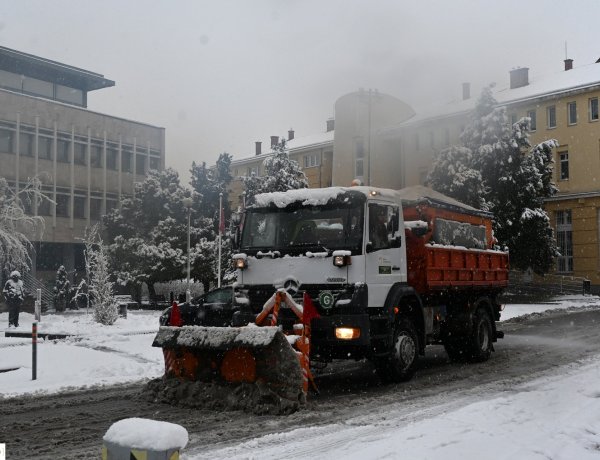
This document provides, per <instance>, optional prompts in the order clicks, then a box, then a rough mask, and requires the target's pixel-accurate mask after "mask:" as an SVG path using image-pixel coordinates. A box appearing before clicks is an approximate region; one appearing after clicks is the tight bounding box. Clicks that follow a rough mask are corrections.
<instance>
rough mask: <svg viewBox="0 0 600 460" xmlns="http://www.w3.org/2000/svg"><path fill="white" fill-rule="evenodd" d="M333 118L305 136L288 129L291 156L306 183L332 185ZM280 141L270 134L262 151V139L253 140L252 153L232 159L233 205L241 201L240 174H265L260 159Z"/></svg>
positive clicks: (316, 185) (235, 205) (315, 185)
mask: <svg viewBox="0 0 600 460" xmlns="http://www.w3.org/2000/svg"><path fill="white" fill-rule="evenodd" d="M333 135H334V120H333V119H329V120H327V129H326V131H325V132H322V133H316V134H313V135H309V136H304V137H295V132H294V131H293V130H291V129H290V130H289V131H288V136H287V139H285V141H286V145H287V147H288V149H289V153H290V158H291V159H293V160H296V161H297V162H298V164H299V165H300V166H301V167H302V170H303V171H304V174H306V178H307V180H308V184H309V187H311V188H315V187H329V186H331V184H332V182H331V178H332V169H333ZM279 142H280V138H279V136H271V139H270V145H269V150H268V151H266V152H263V149H262V142H258V141H257V142H255V152H254V153H255V154H254V155H253V156H249V157H246V158H242V159H239V160H234V161H232V162H231V167H230V172H231V175H232V176H233V180H232V182H231V185H230V189H229V201H230V205H231V206H232V209H235V208H237V207H238V206H239V205H240V204H242V203H241V202H242V200H243V195H242V193H243V191H244V184H243V179H242V178H243V177H249V176H251V175H253V174H254V175H257V176H260V175H262V174H264V172H265V171H264V166H263V162H264V161H265V159H267V158H269V157H270V156H271V155H272V154H273V150H272V149H273V147H274V146H275V145H277V144H278V143H279Z"/></svg>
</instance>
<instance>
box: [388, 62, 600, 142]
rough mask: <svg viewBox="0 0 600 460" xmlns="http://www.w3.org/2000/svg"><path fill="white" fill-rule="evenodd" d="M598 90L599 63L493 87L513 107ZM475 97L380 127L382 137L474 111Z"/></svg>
mask: <svg viewBox="0 0 600 460" xmlns="http://www.w3.org/2000/svg"><path fill="white" fill-rule="evenodd" d="M595 87H599V88H600V64H588V65H584V66H581V67H575V68H573V69H571V70H567V71H564V70H563V71H561V72H558V73H555V74H552V75H546V76H543V77H540V78H539V79H538V78H535V77H532V76H531V75H530V78H529V84H528V85H525V86H522V87H520V88H513V89H511V88H509V87H502V88H498V87H496V88H493V89H492V94H493V96H494V98H495V99H496V100H497V101H498V103H499V105H508V104H516V103H519V102H526V101H529V100H534V99H541V98H546V97H551V96H556V95H559V94H564V93H570V92H572V91H578V90H583V89H591V88H595ZM476 103H477V98H473V97H471V98H469V99H464V100H458V101H456V100H455V101H452V102H449V103H448V104H445V105H442V106H439V105H438V106H435V107H430V108H428V109H425V110H423V111H422V112H420V113H418V114H417V115H415V116H414V117H412V118H411V119H410V120H407V121H405V122H403V123H401V124H398V125H394V126H390V127H386V128H382V129H381V130H380V132H381V133H382V134H386V133H388V134H392V133H394V132H395V131H396V130H398V129H402V128H404V127H408V126H412V125H415V124H419V123H422V122H425V121H429V120H434V119H436V118H444V117H449V116H454V115H458V114H461V113H468V112H470V111H471V110H473V109H474V108H475V105H476Z"/></svg>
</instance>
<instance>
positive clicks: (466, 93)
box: [462, 83, 471, 101]
mask: <svg viewBox="0 0 600 460" xmlns="http://www.w3.org/2000/svg"><path fill="white" fill-rule="evenodd" d="M462 88H463V101H466V100H467V99H470V98H471V83H463V84H462Z"/></svg>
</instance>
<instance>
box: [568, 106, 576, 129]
mask: <svg viewBox="0 0 600 460" xmlns="http://www.w3.org/2000/svg"><path fill="white" fill-rule="evenodd" d="M567 120H568V123H569V125H576V124H577V102H575V101H573V102H569V103H568V104H567Z"/></svg>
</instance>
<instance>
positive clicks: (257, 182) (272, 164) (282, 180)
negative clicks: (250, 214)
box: [244, 139, 308, 203]
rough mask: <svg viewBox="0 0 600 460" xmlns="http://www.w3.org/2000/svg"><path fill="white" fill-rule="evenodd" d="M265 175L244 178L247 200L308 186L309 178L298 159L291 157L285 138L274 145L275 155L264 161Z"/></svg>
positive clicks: (250, 200)
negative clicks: (269, 193)
mask: <svg viewBox="0 0 600 460" xmlns="http://www.w3.org/2000/svg"><path fill="white" fill-rule="evenodd" d="M263 165H264V168H265V174H264V176H255V175H253V176H250V177H245V178H244V187H245V190H246V201H247V203H252V201H253V200H254V196H255V195H257V194H259V193H266V192H286V191H288V190H295V189H299V188H308V180H307V179H306V175H305V174H304V171H302V169H301V168H300V165H299V164H298V162H297V161H296V160H292V159H290V154H289V151H288V148H287V144H286V142H285V139H282V141H281V142H280V143H279V144H277V145H276V146H275V147H273V155H272V156H270V157H269V158H267V159H266V160H265V161H264V163H263Z"/></svg>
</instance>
